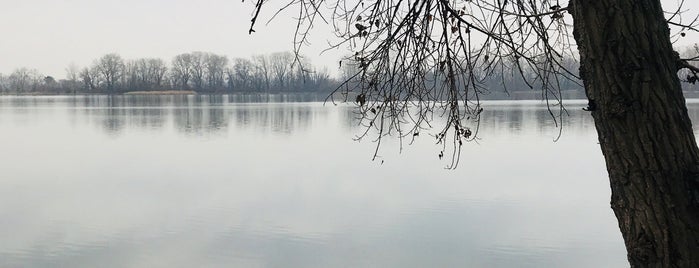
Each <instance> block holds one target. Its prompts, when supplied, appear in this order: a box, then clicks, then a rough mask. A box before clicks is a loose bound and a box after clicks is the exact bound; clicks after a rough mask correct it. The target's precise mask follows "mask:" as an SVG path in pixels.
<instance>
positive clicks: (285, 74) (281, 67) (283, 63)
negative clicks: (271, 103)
mask: <svg viewBox="0 0 699 268" xmlns="http://www.w3.org/2000/svg"><path fill="white" fill-rule="evenodd" d="M269 62H270V65H271V71H272V77H274V87H275V88H276V89H277V90H279V91H284V90H288V86H289V85H288V84H287V80H288V79H289V74H290V72H289V70H290V69H291V67H292V66H291V65H292V63H293V62H294V55H293V54H292V53H291V52H277V53H273V54H272V55H270V57H269Z"/></svg>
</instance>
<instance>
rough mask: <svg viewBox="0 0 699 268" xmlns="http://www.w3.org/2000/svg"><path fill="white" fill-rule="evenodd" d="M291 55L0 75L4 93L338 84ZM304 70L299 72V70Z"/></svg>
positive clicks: (318, 88)
mask: <svg viewBox="0 0 699 268" xmlns="http://www.w3.org/2000/svg"><path fill="white" fill-rule="evenodd" d="M295 59H296V58H295V55H294V54H293V53H291V52H279V53H273V54H270V55H257V56H253V57H251V58H249V59H246V58H234V59H232V60H230V59H229V58H228V57H226V56H224V55H217V54H214V53H207V52H192V53H183V54H180V55H177V56H175V57H174V58H173V59H172V60H171V61H170V62H166V61H165V60H163V59H158V58H143V59H135V60H125V59H123V58H122V57H121V56H120V55H119V54H115V53H112V54H107V55H104V56H102V57H100V58H99V59H97V60H95V61H94V62H93V63H92V65H90V66H87V67H82V68H81V67H78V66H76V65H70V66H68V67H67V68H66V78H65V79H60V80H58V79H56V78H55V77H54V76H50V75H44V74H41V73H39V72H38V71H37V70H35V69H28V68H19V69H16V70H15V71H13V72H12V73H11V74H9V75H3V74H0V92H3V93H57V94H60V93H123V92H129V91H163V90H193V91H196V92H203V93H234V92H251V93H273V92H329V91H332V90H333V89H335V87H336V85H337V84H336V81H335V80H334V79H331V77H330V75H329V74H328V72H327V70H325V69H318V68H315V67H314V66H312V65H311V63H310V62H307V61H302V62H301V64H299V62H295ZM302 68H303V69H302Z"/></svg>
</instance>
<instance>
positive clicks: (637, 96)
mask: <svg viewBox="0 0 699 268" xmlns="http://www.w3.org/2000/svg"><path fill="white" fill-rule="evenodd" d="M683 3H684V1H683V0H680V6H682V4H683ZM269 5H270V2H267V1H264V0H257V1H256V5H255V8H254V12H253V14H254V15H253V18H252V25H251V28H250V31H249V32H250V33H252V32H254V29H253V27H254V26H255V22H256V21H257V19H258V16H259V14H260V10H261V9H262V8H263V7H267V6H269ZM289 8H298V10H297V13H296V14H297V18H298V24H297V30H296V34H295V35H294V40H295V44H296V48H297V49H298V48H299V47H300V45H301V44H303V43H304V42H305V41H306V40H307V35H308V33H309V31H310V29H311V28H312V27H313V25H314V24H315V23H317V22H322V21H326V22H328V23H330V24H331V25H332V26H333V28H334V29H335V34H336V35H337V36H338V42H337V44H336V45H335V46H345V47H348V48H349V49H351V50H352V51H353V55H352V56H351V58H348V59H345V61H353V62H355V64H356V66H357V68H358V71H357V72H356V73H355V74H354V75H353V76H352V77H351V78H352V79H350V80H349V81H355V82H356V83H352V84H351V86H344V87H341V89H342V90H343V92H344V93H345V94H346V95H347V96H348V98H349V96H351V97H352V98H353V99H354V100H355V101H356V103H357V105H358V107H359V109H358V110H359V114H360V116H361V118H362V122H363V124H364V125H365V126H366V127H367V132H366V133H365V135H363V136H366V135H369V134H368V133H376V134H375V135H376V136H375V137H376V140H377V141H378V144H379V145H380V144H381V141H382V139H383V137H385V136H386V135H390V134H395V135H397V136H398V137H400V138H401V139H408V140H411V139H413V138H415V137H417V136H418V134H419V133H420V132H421V131H422V130H423V129H424V128H425V127H428V126H430V121H431V119H432V118H433V116H434V115H435V114H437V115H440V114H443V115H444V119H445V121H446V122H445V124H443V126H441V127H440V128H439V130H438V131H437V133H436V134H435V138H436V140H437V141H438V142H440V143H442V144H444V146H445V150H446V149H448V148H447V147H446V146H447V145H446V144H447V143H449V144H452V146H450V147H451V151H450V152H451V154H452V155H453V157H452V158H451V159H452V162H451V165H450V166H452V167H453V166H455V165H456V164H457V163H458V161H459V159H460V158H459V157H460V156H461V148H462V147H461V146H462V144H463V143H464V142H466V141H470V140H473V139H474V137H475V136H476V134H477V132H478V122H479V120H480V119H481V118H480V116H481V112H482V111H483V107H481V104H480V101H479V100H480V97H481V95H482V94H483V93H484V87H483V81H484V79H485V78H486V77H488V76H490V75H492V74H493V73H494V71H495V70H497V69H509V70H515V71H518V72H520V74H524V72H522V70H527V71H528V73H531V74H533V76H531V77H528V76H525V75H520V76H521V78H522V79H523V81H524V82H525V83H526V84H527V85H528V86H529V87H532V88H534V87H536V88H537V89H538V90H540V91H541V92H542V97H543V99H544V100H546V101H547V102H549V101H551V102H554V103H557V104H561V103H560V99H561V88H562V85H561V81H562V79H568V80H571V81H574V80H576V79H577V72H575V70H569V69H567V68H566V67H570V66H567V65H566V64H565V63H564V62H563V59H564V58H565V57H575V58H579V59H580V63H581V67H580V78H581V80H582V81H583V83H584V87H585V92H586V95H587V97H588V99H589V105H588V107H587V108H586V110H587V111H590V112H591V115H592V117H593V118H594V121H595V126H596V128H597V133H598V136H599V143H600V146H601V149H602V153H603V155H604V157H605V160H606V163H607V170H608V172H609V178H610V183H611V188H612V209H613V210H614V213H615V214H616V216H617V219H618V220H619V226H620V229H621V233H622V235H623V237H624V241H625V243H626V248H627V251H628V259H629V262H630V264H631V266H632V267H699V254H697V252H699V228H696V226H699V149H698V148H697V144H696V140H695V136H694V133H693V130H692V126H691V123H690V119H689V116H688V114H687V109H686V105H685V99H684V97H683V95H682V91H681V87H680V80H679V79H678V76H677V72H678V70H680V69H684V68H686V69H689V70H690V71H691V75H690V78H691V79H696V78H697V77H698V76H697V72H698V71H699V70H698V69H697V68H696V67H694V66H693V65H690V64H689V63H688V61H689V60H691V59H696V57H693V58H690V59H683V58H680V57H679V55H678V53H676V52H675V51H674V50H673V48H672V40H673V38H682V37H684V36H685V35H686V32H694V33H696V32H699V31H697V28H695V26H696V24H695V23H696V22H697V19H696V18H694V19H690V20H689V21H688V22H687V21H686V20H685V21H682V19H683V16H682V12H681V11H682V10H683V8H682V7H680V8H679V9H677V10H670V11H669V12H667V13H666V12H665V11H664V10H663V9H662V7H661V3H660V0H594V1H592V0H570V1H569V2H568V5H567V6H563V5H562V4H561V3H559V2H558V1H551V0H541V1H524V0H509V1H507V0H503V1H480V0H474V1H453V0H414V1H401V0H387V1H344V0H336V1H325V0H291V1H289V2H288V4H287V5H285V6H283V7H282V8H281V10H285V9H289ZM326 8H327V9H326ZM665 15H667V17H665ZM670 26H672V27H674V28H675V29H676V30H677V32H676V33H672V34H671V32H670V30H669V29H670ZM354 78H356V80H353V79H354ZM549 109H550V113H551V115H552V118H553V119H554V121H555V122H556V123H557V122H558V121H559V120H560V119H561V116H562V115H564V114H565V108H564V107H563V106H562V105H557V106H553V105H551V106H549ZM371 130H374V131H371ZM370 131H371V132H370ZM363 136H362V137H363ZM444 153H445V151H443V152H440V157H441V156H443V154H444Z"/></svg>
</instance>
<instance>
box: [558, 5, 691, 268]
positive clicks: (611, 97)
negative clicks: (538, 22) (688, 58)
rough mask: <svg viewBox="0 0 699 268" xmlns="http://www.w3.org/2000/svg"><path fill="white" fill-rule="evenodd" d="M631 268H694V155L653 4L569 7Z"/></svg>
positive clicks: (671, 55)
mask: <svg viewBox="0 0 699 268" xmlns="http://www.w3.org/2000/svg"><path fill="white" fill-rule="evenodd" d="M569 10H570V13H571V14H572V16H573V18H574V36H575V39H576V41H577V43H578V46H579V50H580V56H581V68H580V71H581V76H582V77H583V81H584V84H585V91H586V93H587V96H588V98H589V100H590V105H589V107H588V109H589V110H591V113H592V117H593V118H594V121H595V126H596V128H597V133H598V136H599V143H600V146H601V148H602V153H603V154H604V157H605V160H606V163H607V170H608V172H609V180H610V183H611V188H612V200H611V205H612V209H613V210H614V213H615V214H616V217H617V219H618V221H619V227H620V229H621V233H622V235H623V237H624V241H625V244H626V249H627V250H628V259H629V262H630V264H631V267H699V166H698V165H699V149H697V143H696V140H695V137H694V133H693V131H692V125H691V122H690V119H689V116H688V114H687V109H686V105H685V99H684V97H683V95H682V91H681V88H680V82H679V79H678V78H677V75H676V74H677V70H678V66H679V63H680V62H679V57H678V55H677V54H676V53H675V52H674V51H673V48H672V44H671V41H670V36H669V29H668V24H667V22H666V20H665V18H664V16H663V10H662V8H661V4H660V1H659V0H571V2H570V6H569Z"/></svg>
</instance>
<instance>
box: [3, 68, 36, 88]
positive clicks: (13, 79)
mask: <svg viewBox="0 0 699 268" xmlns="http://www.w3.org/2000/svg"><path fill="white" fill-rule="evenodd" d="M43 78H44V76H43V75H41V74H39V72H38V71H37V70H35V69H28V68H18V69H15V70H14V71H13V72H12V73H11V74H10V76H9V77H8V84H9V89H10V90H11V91H15V92H30V91H35V90H36V89H37V88H38V87H39V85H40V84H41V81H42V80H43Z"/></svg>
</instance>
